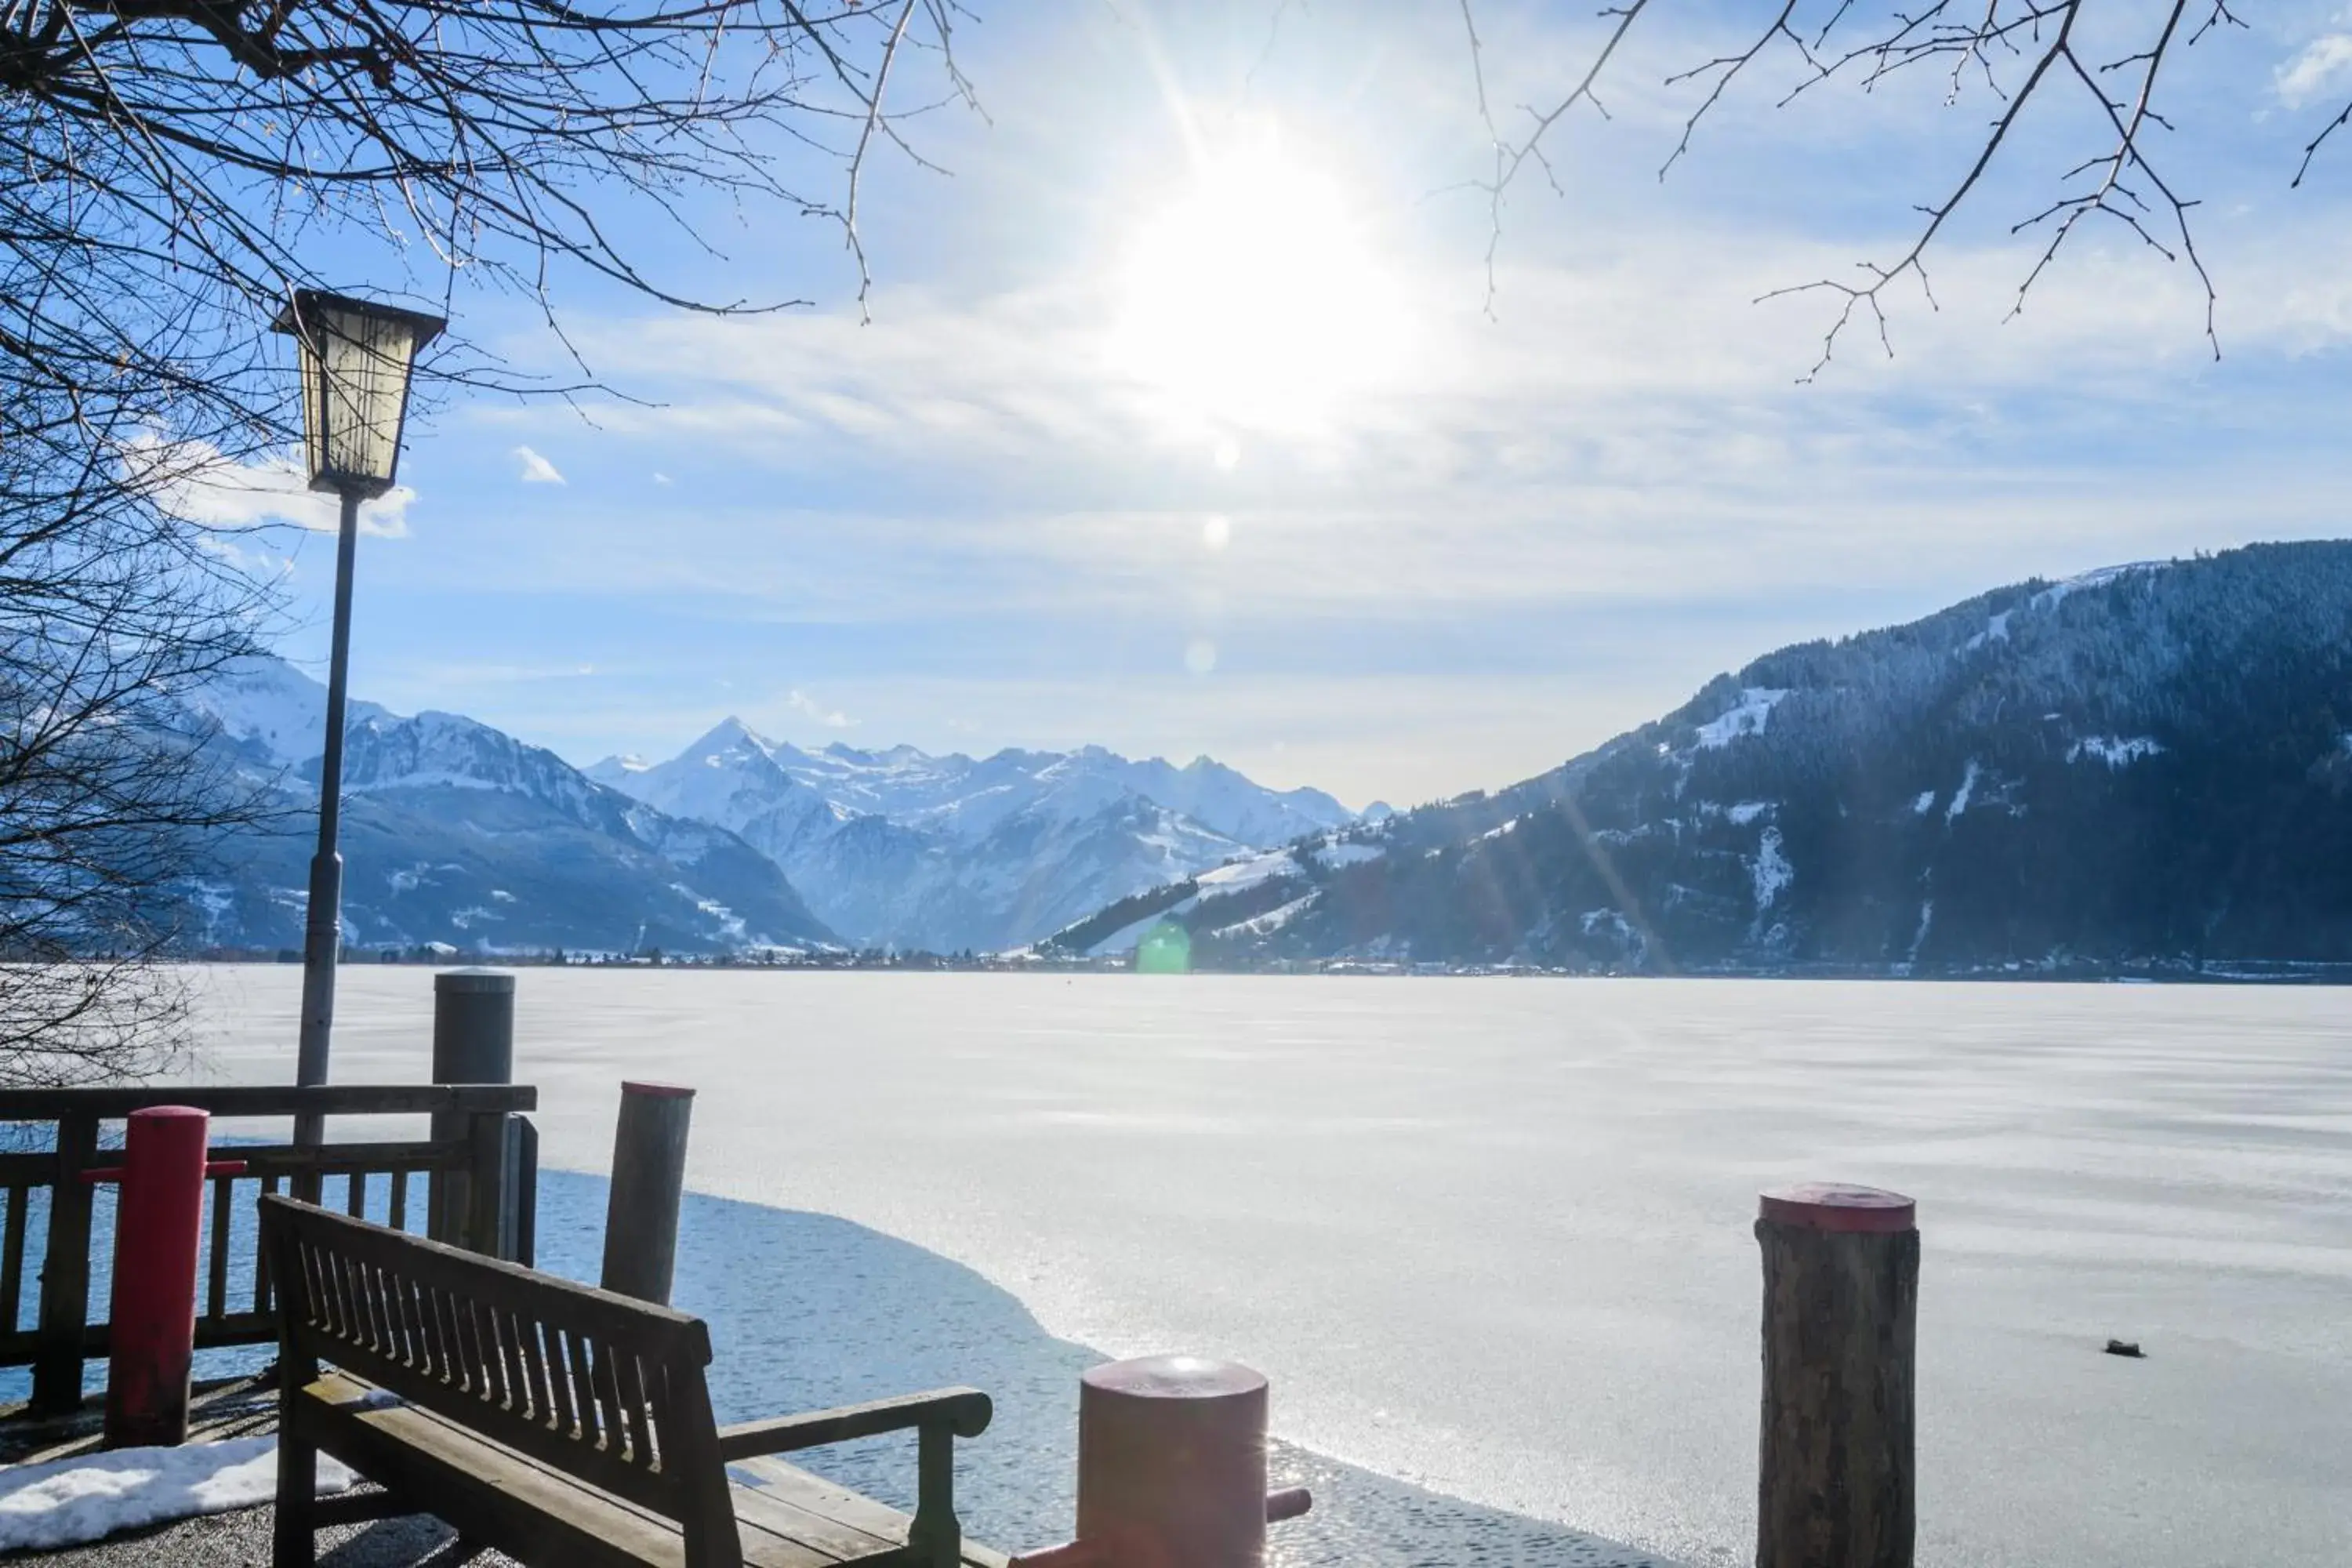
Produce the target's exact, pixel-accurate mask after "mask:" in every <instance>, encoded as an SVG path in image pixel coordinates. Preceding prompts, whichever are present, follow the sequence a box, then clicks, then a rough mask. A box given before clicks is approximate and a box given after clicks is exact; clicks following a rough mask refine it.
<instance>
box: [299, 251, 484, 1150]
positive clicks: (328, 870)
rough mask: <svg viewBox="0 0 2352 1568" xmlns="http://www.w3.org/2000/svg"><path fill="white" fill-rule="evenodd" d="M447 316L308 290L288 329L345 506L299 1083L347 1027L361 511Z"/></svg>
mask: <svg viewBox="0 0 2352 1568" xmlns="http://www.w3.org/2000/svg"><path fill="white" fill-rule="evenodd" d="M446 324H447V323H446V322H445V321H442V320H441V318H439V317H438V316H427V315H424V314H421V313H420V312H418V311H415V310H399V309H396V308H394V307H393V306H390V305H379V304H376V303H374V302H373V301H372V300H353V299H350V298H347V297H345V296H343V295H341V294H329V293H326V292H323V291H321V290H320V289H297V290H296V291H295V294H294V300H293V303H292V304H290V305H289V306H288V307H287V308H286V310H285V311H284V312H283V313H281V314H280V315H279V316H278V322H277V327H278V331H281V332H285V333H287V334H288V335H289V336H291V337H292V338H294V339H295V340H296V342H299V344H300V352H301V363H302V451H303V458H304V460H305V466H306V467H307V468H309V469H310V488H311V489H314V490H331V491H332V492H334V493H335V494H337V495H339V496H341V498H342V501H343V515H342V527H341V531H340V532H339V533H338V535H337V538H336V542H335V630H334V653H333V657H332V659H331V663H330V665H329V667H328V672H327V740H326V748H325V750H324V752H322V753H321V754H320V759H319V849H318V853H316V854H315V855H313V856H311V858H310V906H309V909H308V910H307V911H306V914H305V919H304V922H303V931H302V1036H301V1048H300V1052H299V1055H298V1056H297V1058H295V1068H294V1081H295V1083H297V1084H298V1085H306V1086H307V1085H311V1084H322V1083H324V1082H326V1081H327V1042H328V1037H329V1035H330V1034H331V1032H332V1030H333V1028H334V1021H335V960H336V956H337V953H338V951H339V950H340V948H341V934H342V902H343V858H342V856H341V854H339V853H338V852H337V851H336V848H335V829H336V826H337V818H338V816H340V813H341V794H342V787H343V694H344V689H345V687H346V685H347V684H348V679H349V676H350V665H351V646H352V556H353V553H354V552H355V551H356V549H357V547H358V543H359V532H360V502H361V501H362V500H373V499H375V498H376V497H378V496H381V495H383V493H384V492H385V491H387V490H389V489H392V479H393V473H394V469H395V468H397V467H398V466H399V462H400V433H401V426H403V424H404V423H405V421H406V419H407V417H408V383H409V377H410V375H411V374H412V373H413V372H414V371H415V367H416V353H417V351H418V350H420V349H422V348H423V347H424V346H425V344H426V343H429V342H432V341H433V340H434V339H435V338H436V337H437V336H439V335H440V331H441V329H442V328H443V327H444V326H445V325H446ZM325 1131H326V1124H325V1121H324V1119H323V1118H321V1117H320V1116H317V1115H304V1116H298V1117H297V1118H295V1121H294V1142H297V1143H303V1144H314V1143H318V1142H321V1141H322V1140H323V1138H324V1136H325Z"/></svg>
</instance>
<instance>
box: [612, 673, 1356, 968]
mask: <svg viewBox="0 0 2352 1568" xmlns="http://www.w3.org/2000/svg"><path fill="white" fill-rule="evenodd" d="M588 776H589V777H590V778H592V779H593V780H595V781H597V782H599V783H601V784H609V785H610V786H612V787H613V788H615V789H619V790H624V791H625V792H627V793H628V794H630V795H634V796H635V797H636V798H637V799H639V800H642V801H644V802H646V804H648V805H654V806H656V807H658V808H659V809H661V810H662V811H665V812H667V813H668V814H670V815H671V816H678V817H687V818H691V819H694V820H697V821H701V822H708V823H711V824H714V825H716V826H721V827H725V828H728V829H730V830H731V831H733V832H735V833H737V834H739V835H740V836H741V837H743V838H744V840H745V841H747V842H748V843H750V844H751V845H752V846H754V847H757V848H758V849H760V850H761V851H762V852H763V853H765V854H766V855H768V856H769V857H771V858H772V859H774V860H775V861H776V863H777V864H778V865H780V866H782V868H784V870H785V872H786V874H787V875H789V876H790V877H791V879H792V880H793V886H794V887H796V888H798V889H800V891H801V893H802V895H803V897H805V898H806V899H807V900H808V901H809V905H810V907H811V908H812V909H814V910H815V911H816V912H817V914H818V915H819V916H821V917H822V918H823V919H824V921H825V923H826V924H827V925H829V926H830V927H832V928H833V929H834V930H835V931H838V932H840V933H841V934H842V935H843V936H844V937H845V939H847V940H850V941H853V942H858V943H860V944H863V945H871V946H896V947H906V948H928V949H930V950H933V951H936V952H960V951H963V950H965V949H971V950H977V951H987V950H992V949H998V948H1005V947H1013V946H1018V945H1020V944H1022V943H1024V942H1032V941H1034V940H1035V939H1037V938H1038V937H1040V936H1042V935H1044V934H1045V933H1046V932H1049V931H1055V930H1058V929H1059V928H1061V927H1062V926H1064V925H1066V924H1068V923H1069V922H1070V921H1075V920H1076V919H1078V918H1079V917H1081V916H1083V915H1086V914H1087V913H1089V912H1091V911H1093V910H1097V909H1100V908H1101V907H1102V906H1103V905H1105V904H1106V903H1109V902H1112V901H1114V900H1118V899H1122V898H1125V897H1127V896H1128V895H1129V894H1130V893H1133V892H1136V891H1138V890H1139V889H1145V888H1150V887H1155V886H1158V885H1160V884H1162V883H1165V882H1168V881H1171V880H1172V879H1180V878H1182V877H1186V876H1190V875H1192V873H1194V872H1197V871H1200V870H1203V869H1205V868H1209V867H1213V866H1216V865H1219V864H1221V863H1222V862H1223V861H1225V860H1227V859H1230V858H1234V857H1235V856H1237V855H1243V854H1246V853H1247V852H1249V851H1250V850H1252V849H1255V848H1260V847H1266V846H1270V845H1276V844H1282V843H1286V842H1287V841H1289V840H1291V839H1294V838H1297V837H1302V836H1305V835H1308V834H1313V833H1318V832H1322V831H1325V830H1328V829H1329V828H1332V827H1335V826H1340V825H1343V824H1346V823H1348V822H1350V821H1352V820H1354V818H1353V816H1352V814H1351V813H1349V811H1348V809H1347V808H1346V807H1345V806H1343V805H1340V804H1339V802H1338V801H1336V800H1334V799H1332V798H1331V797H1330V796H1329V795H1325V794H1323V793H1322V792H1321V791H1320V790H1312V789H1297V790H1289V791H1275V790H1270V789H1267V788H1265V787H1264V786H1262V785H1260V784H1255V783H1253V782H1251V781H1250V780H1249V779H1248V778H1246V777H1244V776H1243V775H1242V774H1241V773H1236V772H1234V770H1233V769H1231V768H1228V767H1225V766H1224V765H1223V764H1222V763H1216V762H1213V761H1211V760H1210V759H1208V758H1206V757H1202V758H1198V759H1195V760H1194V761H1193V762H1192V763H1189V764H1188V765H1186V766H1183V767H1181V768H1180V767H1177V766H1175V765H1173V764H1172V763H1167V762H1163V761H1161V760H1160V759H1158V758H1153V759H1150V760H1149V761H1144V762H1130V761H1129V760H1128V759H1127V758H1125V757H1121V756H1119V755H1118V754H1116V753H1114V752H1108V751H1105V750H1104V749H1103V748H1101V747H1099V746H1087V747H1085V748H1083V749H1081V750H1078V751H1075V752H1026V751H1003V752H996V753H995V754H994V755H992V756H988V757H981V758H974V757H969V756H965V755H963V754H961V753H960V752H957V753H950V754H949V755H946V756H932V755H930V754H929V753H927V752H920V751H918V750H916V749H915V748H913V747H911V746H898V747H893V748H891V749H889V750H887V751H860V750H858V749H856V748H855V747H851V746H845V745H839V744H835V745H832V746H828V747H826V748H825V749H824V750H823V751H821V752H806V751H803V750H801V749H800V748H799V747H797V746H793V745H792V744H790V743H788V742H782V741H773V740H770V739H768V738H766V737H764V736H761V735H759V734H756V733H754V732H753V731H751V730H750V729H749V728H747V727H746V726H745V725H744V724H743V723H742V722H741V721H739V720H735V719H729V720H727V721H725V722H723V723H721V724H719V726H718V727H717V728H716V729H714V730H712V731H710V732H709V734H707V735H705V736H703V737H702V738H701V739H700V740H698V741H697V742H694V743H693V744H692V745H690V746H688V747H687V748H686V750H685V751H683V752H680V753H679V754H678V755H677V756H676V757H673V758H671V759H669V760H668V761H667V762H663V763H652V764H648V763H644V762H641V761H639V760H637V759H635V758H625V757H611V758H607V759H605V760H604V762H601V763H597V764H596V765H595V766H593V767H592V768H590V769H589V770H588Z"/></svg>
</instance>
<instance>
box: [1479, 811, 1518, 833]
mask: <svg viewBox="0 0 2352 1568" xmlns="http://www.w3.org/2000/svg"><path fill="white" fill-rule="evenodd" d="M1518 826H1519V819H1518V818H1517V817H1516V816H1515V817H1513V818H1511V820H1510V821H1508V822H1507V823H1505V824H1503V826H1500V827H1490V828H1488V829H1486V832H1484V833H1481V834H1480V835H1478V837H1481V838H1500V837H1502V836H1503V835H1504V834H1506V833H1510V832H1514V831H1516V830H1517V827H1518Z"/></svg>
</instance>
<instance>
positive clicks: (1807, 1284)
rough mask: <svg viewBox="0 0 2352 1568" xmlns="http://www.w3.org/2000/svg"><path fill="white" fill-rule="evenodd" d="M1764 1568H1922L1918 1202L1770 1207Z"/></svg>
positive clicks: (1850, 1190)
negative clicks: (1917, 1482)
mask: <svg viewBox="0 0 2352 1568" xmlns="http://www.w3.org/2000/svg"><path fill="white" fill-rule="evenodd" d="M1759 1208H1760V1213H1759V1217H1758V1219H1757V1221H1756V1239H1757V1241H1758V1242H1759V1244H1760V1245H1761V1246H1762V1247H1763V1249H1764V1409H1763V1444H1762V1452H1761V1455H1760V1458H1759V1465H1760V1468H1759V1479H1758V1484H1757V1531H1756V1568H1911V1552H1912V1537H1913V1529H1914V1521H1913V1509H1914V1501H1915V1499H1914V1493H1913V1475H1912V1463H1913V1390H1914V1382H1915V1378H1914V1373H1915V1367H1916V1351H1917V1338H1918V1335H1917V1325H1918V1304H1919V1231H1918V1226H1917V1225H1916V1221H1915V1215H1916V1211H1915V1208H1914V1205H1913V1204H1912V1202H1911V1200H1910V1199H1909V1198H1906V1197H1904V1196H1902V1195H1900V1194H1895V1193H1887V1192H1881V1191H1879V1190H1877V1189H1876V1188H1874V1187H1853V1186H1837V1185H1831V1184H1809V1185H1805V1186H1797V1187H1787V1188H1782V1189H1780V1190H1779V1191H1775V1192H1769V1193H1766V1194H1763V1196H1762V1199H1761V1202H1760V1205H1759Z"/></svg>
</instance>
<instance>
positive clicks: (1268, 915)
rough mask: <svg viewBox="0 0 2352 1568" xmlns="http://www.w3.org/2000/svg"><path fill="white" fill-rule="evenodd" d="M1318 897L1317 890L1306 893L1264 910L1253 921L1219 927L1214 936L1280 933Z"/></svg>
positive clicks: (1319, 895) (1319, 894)
mask: <svg viewBox="0 0 2352 1568" xmlns="http://www.w3.org/2000/svg"><path fill="white" fill-rule="evenodd" d="M1319 897H1321V893H1320V891H1319V890H1318V891H1315V892H1309V893H1306V894H1304V895H1302V896H1300V897H1298V898H1296V899H1293V900H1290V902H1288V903H1286V904H1283V905H1280V906H1278V907H1276V908H1275V909H1271V910H1266V911H1265V913H1264V914H1262V915H1259V916H1258V917H1257V918H1256V919H1255V920H1246V921H1241V922H1240V923H1238V924H1236V925H1229V926H1223V927H1220V928H1219V929H1218V931H1217V933H1216V934H1217V935H1219V936H1264V935H1265V934H1266V933H1267V932H1269V931H1280V930H1281V929H1282V928H1283V927H1284V926H1286V925H1288V924H1289V923H1290V922H1291V921H1292V920H1293V919H1295V918H1296V917H1297V915H1298V914H1299V912H1300V911H1301V910H1305V909H1306V908H1307V905H1309V904H1311V903H1313V902H1314V901H1315V900H1317V899H1318V898H1319Z"/></svg>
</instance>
